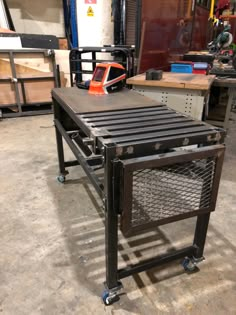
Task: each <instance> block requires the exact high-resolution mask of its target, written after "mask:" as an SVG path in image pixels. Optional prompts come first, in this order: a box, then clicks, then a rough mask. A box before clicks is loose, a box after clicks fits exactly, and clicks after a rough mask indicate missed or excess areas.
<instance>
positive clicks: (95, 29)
mask: <svg viewBox="0 0 236 315" xmlns="http://www.w3.org/2000/svg"><path fill="white" fill-rule="evenodd" d="M91 2H92V1H91ZM95 2H97V3H96V4H85V0H77V20H78V33H79V46H102V45H105V44H107V45H109V44H113V28H114V26H113V22H112V21H111V0H96V1H95ZM89 6H91V7H92V9H93V11H94V16H87V11H88V8H89Z"/></svg>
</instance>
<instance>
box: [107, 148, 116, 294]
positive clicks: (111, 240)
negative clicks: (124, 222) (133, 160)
mask: <svg viewBox="0 0 236 315" xmlns="http://www.w3.org/2000/svg"><path fill="white" fill-rule="evenodd" d="M112 158H114V154H112V149H111V148H105V196H106V199H105V255H106V287H107V288H108V289H109V290H111V289H114V288H116V287H119V282H118V214H117V212H116V211H115V207H114V205H113V199H114V198H113V163H112Z"/></svg>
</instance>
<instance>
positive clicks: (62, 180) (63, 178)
mask: <svg viewBox="0 0 236 315" xmlns="http://www.w3.org/2000/svg"><path fill="white" fill-rule="evenodd" d="M57 181H58V182H59V183H61V184H63V183H65V181H66V177H65V175H59V176H57Z"/></svg>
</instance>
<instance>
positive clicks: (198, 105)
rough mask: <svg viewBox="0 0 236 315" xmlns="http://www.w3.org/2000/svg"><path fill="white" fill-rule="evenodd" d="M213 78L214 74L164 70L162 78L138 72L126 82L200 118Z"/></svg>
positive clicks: (170, 105)
mask: <svg viewBox="0 0 236 315" xmlns="http://www.w3.org/2000/svg"><path fill="white" fill-rule="evenodd" d="M214 78H215V76H214V75H208V76H204V75H202V74H188V73H172V72H164V73H163V78H162V80H146V79H145V74H139V75H136V76H134V77H132V78H129V79H128V80H127V84H130V85H132V86H133V89H134V90H135V91H136V92H138V93H140V94H142V95H145V96H147V97H150V98H152V99H154V100H156V101H159V102H161V103H163V104H165V105H167V106H169V107H171V108H172V109H174V110H177V111H179V112H181V113H184V114H186V115H189V116H191V117H193V118H194V119H198V120H202V117H203V116H206V115H207V106H205V105H207V104H208V97H209V90H210V87H211V85H212V83H213V81H214ZM204 107H205V112H204Z"/></svg>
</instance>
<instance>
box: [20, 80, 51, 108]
mask: <svg viewBox="0 0 236 315" xmlns="http://www.w3.org/2000/svg"><path fill="white" fill-rule="evenodd" d="M54 87H55V86H54V82H53V80H52V81H41V82H25V96H26V102H27V103H44V102H51V91H52V89H53V88H54Z"/></svg>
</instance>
